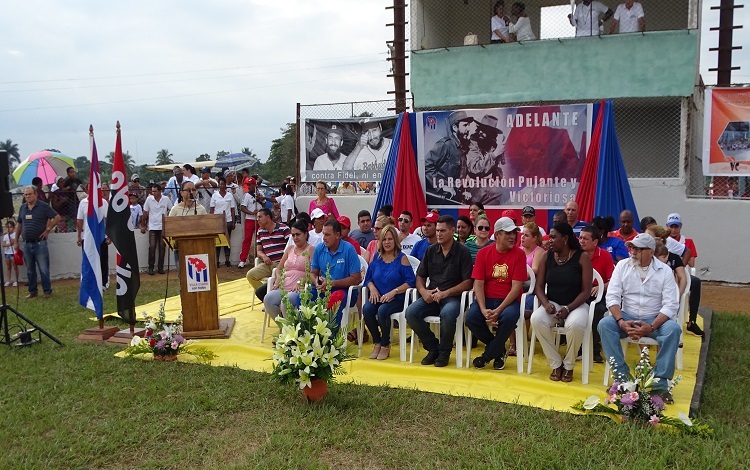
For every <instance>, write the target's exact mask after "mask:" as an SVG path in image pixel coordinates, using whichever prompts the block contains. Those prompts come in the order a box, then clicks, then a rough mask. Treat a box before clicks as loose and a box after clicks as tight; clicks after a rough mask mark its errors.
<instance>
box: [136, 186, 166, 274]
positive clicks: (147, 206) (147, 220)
mask: <svg viewBox="0 0 750 470" xmlns="http://www.w3.org/2000/svg"><path fill="white" fill-rule="evenodd" d="M170 209H172V200H171V199H169V198H168V197H166V196H163V195H162V192H161V186H160V185H158V184H154V185H152V186H151V195H149V197H147V198H146V202H145V203H144V204H143V217H141V233H146V230H148V274H149V276H153V275H154V274H156V273H155V272H154V266H155V265H156V266H157V267H158V269H159V274H164V252H165V251H166V244H165V243H164V237H162V217H164V216H167V215H169V211H170ZM157 251H158V255H157ZM157 256H158V258H157Z"/></svg>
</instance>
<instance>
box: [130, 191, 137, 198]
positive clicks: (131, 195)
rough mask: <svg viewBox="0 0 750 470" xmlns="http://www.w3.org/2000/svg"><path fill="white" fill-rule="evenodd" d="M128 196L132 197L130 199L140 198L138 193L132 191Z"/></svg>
mask: <svg viewBox="0 0 750 470" xmlns="http://www.w3.org/2000/svg"><path fill="white" fill-rule="evenodd" d="M128 196H130V197H133V196H135V197H138V193H136V192H135V191H130V192H129V193H128Z"/></svg>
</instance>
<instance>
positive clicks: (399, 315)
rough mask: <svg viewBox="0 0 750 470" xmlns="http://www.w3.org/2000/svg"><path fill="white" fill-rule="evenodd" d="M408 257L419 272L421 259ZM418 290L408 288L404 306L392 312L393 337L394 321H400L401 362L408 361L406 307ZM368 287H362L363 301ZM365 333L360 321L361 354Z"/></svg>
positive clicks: (365, 298)
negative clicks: (398, 310)
mask: <svg viewBox="0 0 750 470" xmlns="http://www.w3.org/2000/svg"><path fill="white" fill-rule="evenodd" d="M406 258H407V259H408V260H409V264H411V268H412V270H414V275H415V276H416V274H417V268H418V267H419V260H418V259H417V258H415V257H413V256H409V255H406ZM416 292H417V290H416V289H415V288H413V287H412V288H409V289H406V292H405V295H404V308H403V309H402V310H401V311H400V312H395V313H392V314H391V338H393V330H394V322H396V323H398V354H399V359H400V360H401V362H406V308H407V307H408V306H409V305H410V304H411V303H412V302H414V300H416ZM368 296H369V294H368V289H367V286H363V287H362V298H363V302H366V301H367V299H368ZM363 335H364V321H360V322H359V326H358V330H357V340H358V342H359V355H360V356H362V338H363Z"/></svg>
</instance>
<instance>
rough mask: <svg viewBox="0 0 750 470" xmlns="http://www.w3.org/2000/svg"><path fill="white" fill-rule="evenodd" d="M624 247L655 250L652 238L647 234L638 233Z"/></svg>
mask: <svg viewBox="0 0 750 470" xmlns="http://www.w3.org/2000/svg"><path fill="white" fill-rule="evenodd" d="M625 245H627V246H634V247H636V248H648V249H649V250H654V249H656V242H655V241H654V237H652V236H651V235H649V234H647V233H639V234H638V235H636V236H635V238H634V239H632V240H630V241H629V242H627V243H626V244H625Z"/></svg>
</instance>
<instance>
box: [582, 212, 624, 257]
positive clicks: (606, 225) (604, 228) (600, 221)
mask: <svg viewBox="0 0 750 470" xmlns="http://www.w3.org/2000/svg"><path fill="white" fill-rule="evenodd" d="M591 225H593V226H594V227H596V228H597V229H599V233H601V234H602V237H601V238H600V239H599V248H602V249H604V250H607V253H609V255H610V256H611V257H612V261H613V262H614V263H615V264H617V262H618V261H620V260H623V259H625V258H628V257H629V256H630V253H628V249H627V248H626V247H625V242H624V241H622V240H621V239H620V238H618V237H610V236H609V235H608V234H609V232H611V231H612V229H614V227H615V219H614V218H613V217H612V216H611V215H608V216H607V217H602V216H596V217H594V219H593V220H592V221H591Z"/></svg>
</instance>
